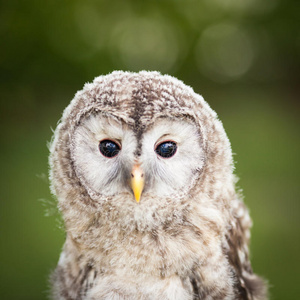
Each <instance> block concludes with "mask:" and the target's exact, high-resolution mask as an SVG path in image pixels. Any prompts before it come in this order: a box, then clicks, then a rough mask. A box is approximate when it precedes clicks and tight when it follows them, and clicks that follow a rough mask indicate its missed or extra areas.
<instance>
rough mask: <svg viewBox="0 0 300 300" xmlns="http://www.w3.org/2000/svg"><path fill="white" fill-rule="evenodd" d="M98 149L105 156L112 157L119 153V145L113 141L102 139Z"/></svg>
mask: <svg viewBox="0 0 300 300" xmlns="http://www.w3.org/2000/svg"><path fill="white" fill-rule="evenodd" d="M99 150H100V152H101V153H102V154H103V155H104V156H105V157H114V156H116V155H117V154H118V153H119V151H120V147H119V145H118V144H116V143H115V142H112V141H110V140H104V141H101V142H100V144H99Z"/></svg>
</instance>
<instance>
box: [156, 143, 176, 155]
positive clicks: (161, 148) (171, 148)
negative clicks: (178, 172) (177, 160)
mask: <svg viewBox="0 0 300 300" xmlns="http://www.w3.org/2000/svg"><path fill="white" fill-rule="evenodd" d="M176 150H177V145H176V143H175V142H172V141H167V142H162V143H160V144H159V145H158V146H157V147H156V148H155V152H156V153H157V154H158V155H159V156H161V157H163V158H169V157H172V156H173V155H174V154H175V153H176Z"/></svg>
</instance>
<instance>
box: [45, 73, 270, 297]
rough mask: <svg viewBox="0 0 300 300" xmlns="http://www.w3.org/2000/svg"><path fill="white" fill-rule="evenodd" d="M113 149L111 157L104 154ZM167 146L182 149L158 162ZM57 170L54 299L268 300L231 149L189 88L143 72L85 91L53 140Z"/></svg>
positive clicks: (99, 81) (104, 79)
mask: <svg viewBox="0 0 300 300" xmlns="http://www.w3.org/2000/svg"><path fill="white" fill-rule="evenodd" d="M107 140H109V141H114V143H115V144H114V147H117V148H116V149H119V150H118V151H119V152H118V153H117V152H116V153H117V155H116V156H114V157H112V158H108V157H105V155H102V154H101V153H100V151H99V142H101V141H107ZM165 141H169V142H170V143H173V144H171V145H175V144H176V146H177V148H176V149H177V150H176V153H175V152H174V151H173V152H174V153H175V154H174V153H172V157H170V158H162V157H160V156H159V155H158V150H157V149H158V148H157V147H158V145H161V143H164V142H165ZM103 147H104V146H103ZM118 147H119V148H118ZM136 166H137V167H138V168H139V170H141V171H140V172H141V174H142V175H141V178H142V179H141V180H143V182H144V185H143V186H142V194H141V198H140V201H139V198H138V196H136V194H133V191H135V190H134V188H133V187H132V185H130V182H131V181H132V178H131V177H133V175H132V174H133V173H134V172H135V171H134V170H135V167H136ZM50 168H51V170H50V179H51V182H52V186H51V188H52V192H53V194H54V195H56V196H57V198H58V202H59V208H60V210H61V212H62V215H63V218H64V222H65V230H66V242H65V245H64V248H63V252H62V254H61V257H60V260H59V262H58V266H57V268H56V270H55V271H54V273H53V274H52V284H53V298H54V299H64V300H65V299H77V300H80V299H81V300H86V299H90V300H92V299H94V300H95V299H143V300H146V299H149V300H153V299H154V300H155V299H159V300H163V299H178V300H193V299H206V300H208V299H253V300H259V299H266V289H265V285H264V282H263V281H262V280H261V279H260V278H259V277H258V276H256V275H255V274H253V272H252V269H251V265H250V261H249V251H248V243H249V238H250V231H249V228H250V226H251V220H250V218H249V214H248V211H247V209H246V207H245V205H244V204H243V202H242V201H241V195H240V194H239V193H237V192H236V189H235V183H236V177H235V176H234V175H233V161H232V153H231V147H230V143H229V140H228V138H227V136H226V134H225V131H224V129H223V126H222V123H221V122H220V121H219V120H218V118H217V115H216V113H215V112H214V111H213V110H212V109H211V108H210V107H209V105H208V104H207V103H206V102H205V101H204V100H203V98H202V97H201V96H199V95H197V94H196V93H194V91H193V90H192V89H191V88H190V87H187V86H186V85H184V84H183V83H182V82H181V81H179V80H177V79H175V78H173V77H170V76H162V75H161V74H159V73H157V72H146V71H143V72H139V73H129V72H113V73H112V74H109V75H107V76H100V77H97V78H96V79H95V80H94V82H93V83H91V84H86V85H85V86H84V88H83V90H82V91H79V92H78V93H77V94H76V95H75V97H74V99H73V100H72V102H71V104H70V105H69V106H68V107H67V108H66V109H65V111H64V114H63V117H62V119H61V122H60V124H59V125H58V127H57V129H56V131H55V134H54V139H53V142H52V145H51V155H50ZM134 174H135V173H134ZM134 193H135V192H134ZM135 198H136V199H137V201H139V202H137V201H136V200H135Z"/></svg>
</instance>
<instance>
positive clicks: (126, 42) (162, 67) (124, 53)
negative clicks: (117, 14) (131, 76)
mask: <svg viewBox="0 0 300 300" xmlns="http://www.w3.org/2000/svg"><path fill="white" fill-rule="evenodd" d="M111 49H112V51H113V52H114V54H115V55H114V56H113V57H114V59H117V60H121V62H122V63H123V64H124V65H125V66H126V68H128V69H130V70H133V71H136V70H140V69H147V70H159V71H162V72H166V71H170V70H171V69H172V67H174V65H175V63H176V61H177V59H178V55H179V46H178V40H177V37H176V34H175V32H174V29H173V28H172V27H171V26H169V24H167V23H166V22H164V21H163V20H158V19H151V20H149V19H145V18H144V19H127V20H125V21H123V22H120V23H119V24H117V26H116V27H115V28H114V30H113V33H112V38H111ZM117 62H118V61H117Z"/></svg>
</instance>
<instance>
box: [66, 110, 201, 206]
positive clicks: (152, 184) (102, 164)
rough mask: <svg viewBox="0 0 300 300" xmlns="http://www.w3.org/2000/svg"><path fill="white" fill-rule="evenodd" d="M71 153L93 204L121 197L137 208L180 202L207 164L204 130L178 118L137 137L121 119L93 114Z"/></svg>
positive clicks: (160, 122)
mask: <svg viewBox="0 0 300 300" xmlns="http://www.w3.org/2000/svg"><path fill="white" fill-rule="evenodd" d="M71 153H72V156H73V159H72V161H73V162H74V167H75V172H76V175H77V177H78V178H79V179H80V181H81V183H82V184H83V185H84V187H85V188H86V190H87V191H88V193H89V194H90V196H91V197H92V198H93V199H98V198H99V195H101V196H106V197H112V196H114V195H116V194H118V195H122V196H123V198H124V199H127V200H128V202H131V203H136V202H139V201H140V200H141V203H146V202H147V200H153V198H159V199H160V201H163V199H164V197H166V198H168V197H170V196H171V195H174V194H176V195H177V196H178V194H180V193H182V192H184V191H187V190H188V187H190V184H191V182H192V181H193V179H194V178H195V177H196V176H197V174H198V173H199V172H198V171H199V170H201V168H202V167H203V164H204V151H203V149H202V146H201V135H200V133H199V129H198V127H197V126H196V124H194V122H193V121H192V120H190V119H187V118H175V117H174V118H170V117H161V118H157V119H156V120H155V121H153V122H152V123H151V124H149V125H148V126H145V128H144V130H143V132H142V133H139V134H137V132H136V131H135V129H134V126H130V125H128V124H127V123H125V122H124V121H122V120H121V119H120V118H116V117H114V116H112V115H103V114H101V113H98V114H91V115H89V116H87V117H85V118H84V119H83V120H82V121H81V123H80V126H78V127H77V128H76V130H75V132H74V138H73V144H72V145H71ZM112 199H113V197H112ZM111 201H113V200H111Z"/></svg>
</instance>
